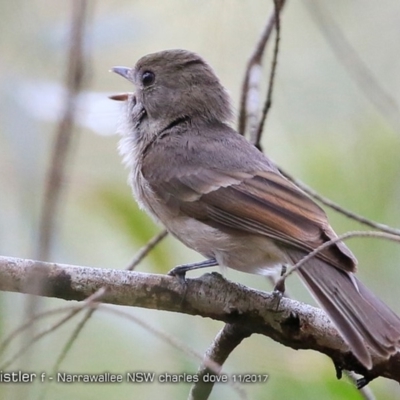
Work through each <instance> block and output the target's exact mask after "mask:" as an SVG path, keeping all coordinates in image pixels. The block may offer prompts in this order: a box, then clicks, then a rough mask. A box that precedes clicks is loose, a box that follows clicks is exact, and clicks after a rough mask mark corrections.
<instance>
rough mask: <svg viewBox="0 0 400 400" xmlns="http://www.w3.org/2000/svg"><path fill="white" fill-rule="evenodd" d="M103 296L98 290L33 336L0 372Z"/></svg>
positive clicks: (2, 366) (103, 292)
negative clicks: (54, 322)
mask: <svg viewBox="0 0 400 400" xmlns="http://www.w3.org/2000/svg"><path fill="white" fill-rule="evenodd" d="M104 294H105V290H98V291H97V292H96V293H94V294H93V295H92V296H90V297H88V298H87V299H86V300H85V301H84V302H83V303H82V304H81V305H80V306H78V307H76V308H74V309H72V310H71V311H70V312H69V313H68V314H67V315H66V316H64V317H63V318H62V319H61V320H60V321H58V322H57V323H56V324H54V325H52V326H50V327H49V328H47V329H45V330H43V331H42V332H40V333H38V334H37V335H35V336H33V337H32V339H31V340H29V341H28V342H27V343H26V344H25V345H24V346H22V347H21V348H20V349H19V351H18V352H17V353H16V354H14V355H13V356H12V357H11V358H10V359H9V360H7V361H6V362H4V363H3V364H2V365H1V366H0V370H1V371H4V370H5V369H7V367H9V366H10V365H11V364H12V363H13V362H14V361H16V360H17V359H18V358H19V357H21V356H22V355H23V354H25V353H26V351H28V350H29V349H30V348H31V346H32V345H33V344H35V343H36V342H38V341H39V340H40V339H42V338H43V337H45V336H47V335H49V334H50V333H53V332H54V331H56V330H57V329H58V328H60V327H61V326H63V325H64V324H65V323H66V322H67V321H69V320H70V319H71V318H73V317H74V316H75V315H76V314H78V313H79V312H80V311H81V310H82V308H84V307H87V306H88V305H90V304H91V303H92V302H96V301H98V300H99V299H100V298H101V297H102V296H103V295H104Z"/></svg>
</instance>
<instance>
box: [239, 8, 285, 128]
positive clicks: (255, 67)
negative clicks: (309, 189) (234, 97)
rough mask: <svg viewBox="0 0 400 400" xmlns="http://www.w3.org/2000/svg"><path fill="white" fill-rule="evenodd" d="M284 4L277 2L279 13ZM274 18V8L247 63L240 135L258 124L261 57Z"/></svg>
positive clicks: (240, 109) (241, 107) (243, 86)
mask: <svg viewBox="0 0 400 400" xmlns="http://www.w3.org/2000/svg"><path fill="white" fill-rule="evenodd" d="M284 4H285V0H281V1H280V2H279V11H280V10H282V8H283V6H284ZM275 18H276V13H275V7H274V10H273V12H272V14H271V15H270V16H269V17H268V20H267V23H266V25H265V27H264V31H263V32H262V34H261V37H260V39H259V41H258V43H257V45H256V47H255V49H254V51H253V53H252V55H251V56H250V58H249V61H248V62H247V68H246V73H245V77H244V81H243V84H242V90H241V98H240V106H239V120H238V132H239V133H240V134H241V135H245V134H246V128H247V127H248V126H250V127H251V126H257V123H258V106H259V100H258V93H259V90H260V89H259V85H260V79H261V72H260V70H261V64H262V57H263V55H264V51H265V48H266V45H267V43H268V40H269V38H270V36H271V32H272V29H273V27H274V25H275Z"/></svg>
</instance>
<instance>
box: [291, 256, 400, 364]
mask: <svg viewBox="0 0 400 400" xmlns="http://www.w3.org/2000/svg"><path fill="white" fill-rule="evenodd" d="M304 255H305V254H304V253H303V252H300V251H297V250H290V257H291V259H292V262H293V263H296V262H298V261H300V260H301V259H302V258H303V257H304ZM298 273H299V275H300V277H301V279H302V280H303V281H304V283H305V284H306V285H307V287H308V288H309V289H310V291H311V293H312V294H313V296H314V297H315V299H316V300H317V302H318V303H319V304H320V305H321V307H322V308H323V309H324V310H325V311H326V313H327V314H328V315H329V317H330V318H331V320H332V322H333V323H334V324H335V326H336V328H337V329H338V331H339V332H340V333H341V335H342V336H343V338H344V339H345V341H346V342H347V343H348V345H349V346H350V348H351V350H352V352H353V353H354V355H355V356H356V357H357V358H358V360H359V361H360V362H361V363H362V364H363V365H364V366H365V367H367V368H369V369H370V368H372V360H371V354H370V351H369V350H368V348H367V347H366V345H368V346H369V347H370V348H371V349H372V350H373V351H374V352H375V353H377V354H378V355H380V356H382V357H385V358H388V357H390V356H391V355H392V354H394V353H395V352H396V351H397V350H398V349H399V348H400V318H399V317H398V316H397V315H396V314H395V313H394V312H393V311H392V310H391V309H390V308H389V307H388V306H387V305H386V304H385V303H383V302H382V301H381V300H379V299H378V298H377V297H376V296H375V295H374V294H373V293H372V292H371V291H370V290H369V289H368V288H366V287H365V286H364V285H363V284H362V283H361V282H360V281H359V280H358V279H357V278H355V277H354V276H353V275H350V273H348V272H345V271H342V270H339V269H337V268H335V267H333V266H331V265H329V264H327V263H326V262H324V261H322V260H320V259H317V258H313V259H312V260H310V261H309V262H308V263H307V264H306V265H305V266H303V267H301V268H300V269H299V270H298Z"/></svg>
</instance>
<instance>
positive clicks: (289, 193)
mask: <svg viewBox="0 0 400 400" xmlns="http://www.w3.org/2000/svg"><path fill="white" fill-rule="evenodd" d="M243 175H244V174H243V173H241V174H238V175H237V176H236V177H235V174H234V173H233V172H232V171H230V173H229V175H228V174H225V173H223V172H221V171H213V170H207V169H204V168H203V169H201V170H199V171H196V172H192V173H188V171H186V174H182V176H180V177H174V178H171V179H170V180H169V181H164V182H160V183H159V185H157V186H158V190H157V188H155V190H156V191H157V192H160V193H169V194H170V195H172V197H173V198H174V199H173V200H174V201H176V200H179V201H180V203H179V209H180V210H181V211H182V212H184V213H185V214H187V215H189V216H191V217H194V218H196V219H199V220H202V221H203V222H205V223H210V224H214V222H217V223H219V224H222V225H225V226H227V227H230V228H234V229H239V230H244V231H247V232H251V233H256V234H259V235H265V236H268V237H270V238H272V239H275V240H277V241H278V242H280V243H282V244H283V245H287V246H294V247H296V248H298V249H301V250H305V251H307V252H309V251H312V250H313V249H315V248H316V247H318V246H320V245H321V244H322V243H324V242H325V241H327V240H329V239H331V238H333V237H336V235H335V233H334V232H333V230H332V229H331V228H330V226H329V224H328V222H327V218H326V215H325V213H324V211H323V210H322V209H321V208H320V207H319V206H318V205H317V204H316V203H314V202H313V201H312V200H311V199H310V198H309V197H307V196H306V195H305V194H304V193H303V192H301V191H300V190H299V189H298V188H297V187H296V186H294V185H292V184H291V183H290V182H288V181H287V180H286V179H285V178H283V177H281V176H279V175H278V174H276V173H275V172H268V171H260V172H258V173H257V174H255V175H254V176H250V174H245V176H243ZM243 178H244V179H243ZM320 258H322V259H324V260H325V261H327V262H329V263H330V264H333V265H335V266H336V267H337V268H340V269H344V270H346V271H354V270H355V264H356V260H355V258H354V256H353V255H352V254H351V252H350V250H348V249H347V247H346V246H345V245H344V244H340V245H333V246H330V247H329V248H328V249H325V250H324V251H323V252H322V253H321V254H320Z"/></svg>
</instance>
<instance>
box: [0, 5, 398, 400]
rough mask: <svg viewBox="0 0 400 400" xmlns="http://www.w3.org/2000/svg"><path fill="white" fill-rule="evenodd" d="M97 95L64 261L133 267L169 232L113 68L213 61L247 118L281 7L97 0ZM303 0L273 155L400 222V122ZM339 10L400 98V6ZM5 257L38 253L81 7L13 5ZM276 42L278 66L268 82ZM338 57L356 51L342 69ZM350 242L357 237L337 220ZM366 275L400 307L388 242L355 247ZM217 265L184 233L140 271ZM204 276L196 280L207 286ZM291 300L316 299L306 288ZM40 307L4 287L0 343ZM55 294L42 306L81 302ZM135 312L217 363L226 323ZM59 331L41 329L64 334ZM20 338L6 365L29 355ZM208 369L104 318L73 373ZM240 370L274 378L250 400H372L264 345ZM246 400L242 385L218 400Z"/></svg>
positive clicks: (92, 26)
mask: <svg viewBox="0 0 400 400" xmlns="http://www.w3.org/2000/svg"><path fill="white" fill-rule="evenodd" d="M90 4H91V18H90V23H89V27H88V42H87V57H88V63H89V71H90V72H89V75H90V79H89V82H88V87H87V89H86V90H87V91H86V92H85V94H84V96H83V97H82V98H83V100H82V102H81V103H80V113H79V117H78V118H79V123H78V125H77V129H76V130H77V132H76V135H78V139H77V140H76V141H75V144H74V146H73V150H72V153H71V156H70V158H69V164H68V168H67V175H68V176H67V179H66V180H65V182H64V184H63V200H62V207H61V211H60V214H59V221H58V222H59V223H58V228H57V231H56V233H55V237H54V246H53V248H52V251H51V257H50V259H51V260H52V261H57V262H62V263H70V264H77V265H90V266H96V267H102V268H121V269H122V268H125V267H126V266H127V264H128V263H129V261H130V260H131V259H132V257H133V255H134V254H135V252H136V251H137V250H138V249H139V248H140V247H141V246H142V245H143V244H145V243H146V241H147V240H148V239H149V238H151V237H152V236H153V235H154V234H155V233H156V232H158V231H160V229H161V228H160V227H156V226H155V225H154V223H153V222H152V221H151V220H150V219H149V218H148V217H147V216H146V215H145V214H143V213H142V212H140V211H139V210H138V208H137V206H136V204H135V203H134V201H133V200H132V198H131V194H130V189H129V187H128V186H127V184H126V180H127V171H126V170H124V168H123V166H122V165H121V161H120V157H119V155H118V152H117V150H116V148H117V143H118V136H116V135H114V132H115V131H116V126H117V122H118V119H119V104H117V103H116V102H112V101H110V100H108V99H107V97H106V96H107V95H108V94H111V93H117V92H120V91H126V90H131V88H130V87H129V85H128V84H127V82H125V81H124V80H122V79H120V78H119V77H117V76H115V75H113V74H110V73H109V72H108V70H109V69H110V67H112V66H114V65H128V66H129V65H133V64H135V62H136V60H137V59H138V58H140V57H141V56H142V55H144V54H146V53H150V52H154V51H158V50H162V49H167V48H185V49H189V50H193V51H196V52H198V53H199V54H201V55H202V56H203V57H204V58H205V59H206V60H208V61H209V62H210V64H211V65H212V66H213V67H214V68H215V70H216V72H217V74H218V75H219V76H220V78H221V80H222V82H223V83H224V85H225V86H226V87H227V88H228V90H229V91H230V93H231V95H232V97H233V103H234V105H235V106H236V108H237V105H238V100H239V94H240V87H241V83H242V79H243V73H244V70H245V65H246V62H247V59H248V56H249V55H250V54H251V52H252V50H253V48H254V45H255V43H256V41H257V39H258V36H259V34H260V32H261V30H262V28H263V26H264V24H265V21H266V19H267V17H268V15H269V14H270V12H271V10H272V2H271V1H265V0H252V1H249V2H244V1H241V0H219V1H210V0H203V1H198V0H169V1H163V2H161V1H159V2H156V1H144V0H143V1H139V0H136V1H124V0H118V1H111V0H109V1H107V2H105V1H104V2H91V3H90ZM307 4H308V7H306V1H305V0H304V1H293V2H288V4H287V5H286V7H285V10H284V12H283V15H282V21H281V24H282V38H281V50H280V56H279V63H278V72H277V79H276V86H275V93H274V98H273V108H272V111H271V113H270V115H269V118H268V121H267V123H266V128H265V132H264V137H263V147H264V149H265V151H266V152H267V153H268V155H269V156H270V157H271V158H273V159H274V161H275V162H276V163H277V164H278V165H280V166H282V167H284V168H285V169H286V170H287V171H288V172H290V173H291V174H292V175H294V176H296V177H297V178H299V179H301V180H303V181H305V182H306V183H308V184H309V185H311V186H312V187H313V188H315V189H316V190H317V191H319V192H320V193H322V194H324V195H326V196H328V197H329V198H331V199H333V200H334V201H336V202H338V203H340V204H341V205H342V206H344V207H347V208H349V209H351V210H353V211H355V212H358V213H360V214H362V215H364V216H366V217H368V218H371V219H375V220H378V221H381V222H383V223H386V224H388V225H392V226H399V225H400V213H399V207H400V201H399V199H400V162H399V150H400V122H399V121H400V119H399V114H396V113H394V114H393V113H390V111H389V110H387V113H385V111H384V112H383V113H382V112H379V111H378V110H377V109H376V108H375V107H374V106H373V105H372V104H371V101H370V100H369V99H368V98H366V97H365V95H364V94H363V92H362V90H360V88H359V86H358V85H357V84H356V83H355V81H354V80H353V79H352V78H351V77H350V76H349V74H348V72H347V70H346V69H345V68H344V66H343V62H342V61H345V60H344V58H346V55H345V54H342V56H341V57H342V59H341V60H340V59H338V57H336V56H335V55H334V53H333V52H332V48H331V47H330V45H329V43H328V42H327V41H326V40H325V38H324V36H323V35H322V33H321V29H320V27H319V26H318V24H316V23H315V21H314V19H313V18H312V17H311V14H310V12H309V7H313V2H312V1H308V2H307ZM318 4H319V7H320V8H322V9H323V10H324V11H325V12H326V13H327V14H328V15H330V16H332V17H333V18H334V19H335V21H336V23H337V24H338V26H339V27H340V29H341V31H342V32H343V33H344V34H345V35H346V37H347V38H348V40H349V42H350V43H351V44H352V46H353V47H354V49H355V51H356V53H357V54H358V55H359V56H360V57H361V58H362V60H364V62H365V63H366V64H367V65H368V67H369V69H370V70H371V71H372V73H373V74H374V75H375V76H376V78H377V79H378V81H379V85H380V86H381V88H382V89H383V90H384V91H386V92H387V93H388V94H389V95H390V96H392V97H393V98H394V99H395V102H396V101H397V105H395V106H394V107H395V108H398V104H400V98H399V93H400V74H399V71H400V59H399V57H400V56H399V47H398V46H399V39H400V3H399V2H398V1H395V0H392V1H389V0H386V1H383V2H379V4H378V3H377V2H374V1H372V0H365V1H361V0H354V1H352V2H348V1H343V0H341V1H336V2H329V1H327V0H323V1H322V0H321V1H318ZM0 20H1V23H0V54H1V58H0V88H1V94H2V95H1V98H0V107H1V112H0V254H1V255H9V256H16V257H34V254H35V245H36V243H37V236H38V224H39V217H40V205H41V201H42V198H43V185H44V178H45V174H46V171H47V168H48V167H49V155H50V150H51V146H52V144H53V137H54V133H55V130H56V126H57V123H58V120H59V117H60V112H61V109H62V93H63V92H62V91H63V87H62V85H63V82H64V76H65V66H66V61H67V60H66V54H67V50H68V32H69V27H70V20H71V1H63V2H48V1H43V0H31V1H29V2H26V1H22V0H15V1H12V2H10V1H0ZM271 48H272V46H270V47H269V51H268V54H267V58H266V61H265V69H264V70H265V73H267V72H268V71H269V65H270V62H269V60H270V55H271ZM339 58H340V57H339ZM327 212H328V214H329V216H330V219H331V223H332V225H333V226H334V228H335V230H336V231H337V232H339V233H343V232H345V231H346V230H353V229H359V228H360V226H359V225H358V224H357V223H356V222H354V221H351V220H348V219H346V218H344V217H343V216H341V215H338V214H337V213H335V212H332V211H331V210H327ZM349 245H350V247H351V248H352V250H353V251H354V252H355V254H356V256H357V257H358V259H359V264H360V268H359V276H360V278H361V279H362V280H363V281H364V282H365V283H366V284H367V285H368V286H369V287H370V288H371V289H373V290H374V291H375V292H376V293H377V294H379V296H380V297H381V298H382V299H384V300H385V301H386V302H387V303H388V304H390V305H391V307H392V308H393V309H394V310H395V311H396V312H397V313H400V304H399V301H398V286H399V283H400V272H399V259H400V247H399V246H396V245H395V244H394V243H389V242H385V241H383V240H377V239H357V240H356V239H354V240H352V241H350V242H349ZM199 259H201V258H200V256H199V255H197V254H195V253H194V252H192V251H190V250H188V249H186V248H185V247H184V246H183V245H181V244H180V243H178V242H177V241H176V240H174V239H173V238H170V237H168V238H167V239H166V240H164V242H163V243H162V244H161V245H160V246H159V247H158V248H157V249H156V250H155V251H154V252H153V253H152V255H151V256H150V257H149V258H147V259H146V261H145V262H143V263H142V264H141V265H140V266H139V268H138V270H140V271H147V272H157V273H164V272H166V271H168V270H169V269H170V268H172V267H173V266H175V265H176V264H180V263H185V262H192V261H195V260H199ZM193 275H195V274H193ZM226 276H227V277H228V278H229V279H232V280H235V281H238V282H241V283H244V284H247V285H249V286H251V287H256V288H259V289H263V290H270V286H269V283H268V282H267V281H266V280H264V279H263V278H260V277H257V276H251V275H246V274H241V273H236V272H234V271H227V272H226ZM288 287H289V290H290V293H291V295H292V296H293V297H295V298H297V299H299V300H303V301H306V302H312V299H311V298H310V296H309V295H308V294H307V293H306V292H305V290H304V289H303V288H302V286H301V284H299V282H298V280H297V279H296V278H291V279H290V282H288ZM26 300H27V298H26V296H24V295H19V294H11V293H0V307H1V315H0V333H1V335H2V336H4V335H6V334H7V333H9V332H10V331H11V330H12V329H14V328H16V327H17V326H19V325H20V324H21V323H23V321H24V310H25V308H26ZM66 304H67V303H66V302H64V301H58V300H50V299H45V300H43V302H42V307H43V308H44V309H50V308H52V307H58V306H63V305H66ZM124 310H125V311H128V312H131V313H132V314H134V315H136V316H138V317H140V318H142V319H144V320H146V321H147V322H148V323H150V324H151V325H153V326H155V327H157V328H158V329H161V330H163V331H164V332H166V334H168V335H171V336H173V337H175V338H176V339H178V340H180V341H182V342H183V343H185V344H187V345H189V346H191V347H192V348H193V349H195V350H196V351H197V352H200V353H203V352H204V351H205V349H206V348H207V347H208V345H209V344H210V343H211V341H212V340H213V338H214V337H215V335H216V333H217V332H218V331H219V329H220V328H221V327H222V324H220V323H218V322H216V321H209V320H205V319H202V318H199V317H189V316H185V315H178V314H172V313H166V312H159V311H153V310H143V309H128V308H125V309H124ZM54 320H55V319H53V320H52V319H48V320H45V321H44V322H41V323H40V324H39V325H38V330H42V329H45V328H47V327H48V326H50V324H51V321H54ZM78 320H79V317H78V318H77V319H74V320H72V321H70V322H69V323H68V324H67V325H65V326H64V327H63V328H62V329H60V330H58V331H57V332H55V333H53V334H52V335H50V336H48V337H47V338H46V339H45V340H43V341H41V342H40V343H38V344H37V345H35V346H34V351H33V353H32V354H31V357H30V360H29V363H28V360H27V359H21V360H19V361H16V362H15V363H14V364H12V366H10V367H9V368H7V370H19V369H21V370H24V371H26V370H30V371H34V372H42V371H45V372H48V373H49V372H50V371H51V369H52V367H53V366H54V362H55V359H56V357H57V356H58V355H59V353H60V351H61V349H62V347H63V346H64V344H65V343H66V341H67V340H68V338H69V335H70V334H71V332H72V330H73V328H74V327H75V326H76V324H77V323H78ZM21 345H22V341H18V340H17V341H16V342H15V344H14V345H13V346H12V348H11V350H10V351H9V352H8V353H7V354H6V355H5V357H4V358H3V361H4V360H6V359H8V358H9V357H11V356H12V354H13V353H14V352H15V351H16V350H17V349H18V348H20V347H21ZM198 364H199V361H198V360H195V359H192V358H190V357H189V356H187V355H185V354H184V353H183V352H181V351H179V350H176V349H174V348H171V347H170V346H169V345H168V344H166V343H164V342H163V341H162V340H160V339H159V338H157V337H155V336H154V335H153V334H151V333H150V332H147V331H146V330H144V329H143V328H142V327H140V326H137V325H135V324H133V323H131V322H128V321H126V320H123V319H121V318H119V317H117V316H113V315H109V314H105V313H101V312H96V313H95V314H94V316H93V317H92V319H91V320H90V321H89V323H88V324H87V325H86V326H85V328H84V329H83V331H82V333H81V335H80V336H79V338H78V339H77V341H76V342H75V343H74V345H73V347H72V349H71V350H70V352H69V353H68V355H67V358H66V360H65V361H64V362H63V364H62V365H61V367H60V370H61V371H65V372H69V373H75V372H82V373H101V372H105V371H108V372H111V373H125V372H127V371H150V372H152V371H154V372H156V373H163V372H169V373H183V372H187V373H195V371H196V369H197V366H198ZM224 370H225V371H226V372H228V373H262V374H269V376H270V378H269V380H268V382H267V383H263V384H248V385H246V386H245V390H246V392H247V394H248V397H249V398H250V399H264V398H279V399H320V398H323V399H325V400H333V399H359V398H361V397H360V395H359V393H358V392H357V390H356V389H355V388H354V387H353V386H352V385H351V384H350V383H349V382H348V381H347V380H346V379H342V381H337V380H336V379H335V373H334V368H333V365H332V363H331V361H330V360H329V359H328V358H327V357H325V356H323V355H320V354H318V353H315V352H310V351H297V352H296V351H294V350H291V349H289V348H285V347H283V346H282V345H280V344H278V343H275V342H273V341H272V340H269V339H268V338H265V337H261V336H253V337H251V338H249V339H247V340H245V341H244V342H243V343H242V345H241V346H240V347H239V348H238V349H237V350H236V351H235V352H234V353H233V354H232V355H231V357H230V358H229V360H228V361H227V363H226V365H225V366H224ZM370 387H371V388H372V389H373V391H374V393H375V394H376V396H377V398H379V399H388V400H389V399H390V400H391V399H395V398H400V388H399V386H398V384H396V383H395V382H391V381H389V380H385V379H378V380H376V381H374V382H372V383H371V385H370ZM43 388H44V386H43V385H42V384H39V383H38V384H35V385H31V386H29V387H27V386H24V387H21V386H18V385H10V384H7V385H6V384H0V399H19V398H20V399H37V398H39V397H40V395H41V394H42V393H43V392H42V391H43ZM189 389H190V385H189V384H141V385H139V384H128V383H124V384H52V385H50V386H49V387H48V388H47V397H46V398H47V399H56V400H58V399H59V400H61V399H71V398H77V399H85V400H86V399H87V400H89V399H108V398H116V399H121V400H125V399H133V398H146V399H147V398H148V399H159V398H163V399H180V398H182V399H183V398H186V396H187V393H188V391H189ZM236 397H237V395H236V394H235V393H234V392H233V391H232V389H231V388H230V387H229V386H228V385H219V386H217V387H216V388H215V390H214V392H213V394H212V396H211V398H212V399H231V398H236Z"/></svg>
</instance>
